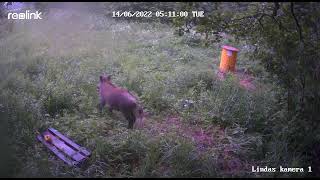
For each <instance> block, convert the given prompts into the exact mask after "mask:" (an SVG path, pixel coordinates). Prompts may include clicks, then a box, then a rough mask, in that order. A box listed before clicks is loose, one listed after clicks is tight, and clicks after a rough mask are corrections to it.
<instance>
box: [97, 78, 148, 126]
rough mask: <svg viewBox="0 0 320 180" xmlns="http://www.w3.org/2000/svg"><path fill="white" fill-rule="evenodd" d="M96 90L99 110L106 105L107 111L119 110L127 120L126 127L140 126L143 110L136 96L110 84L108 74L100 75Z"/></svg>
mask: <svg viewBox="0 0 320 180" xmlns="http://www.w3.org/2000/svg"><path fill="white" fill-rule="evenodd" d="M97 90H98V91H99V96H100V103H99V110H100V112H101V111H102V108H103V107H104V106H105V105H107V106H108V107H109V111H110V112H112V110H113V109H115V110H117V111H120V112H122V113H123V115H124V116H125V117H126V119H127V120H128V128H129V129H132V128H134V126H135V127H139V126H140V127H141V126H142V123H143V122H142V121H143V110H142V108H141V107H140V106H139V104H138V102H137V98H136V97H135V96H134V95H132V94H131V93H130V92H129V91H128V90H126V89H123V88H120V87H117V86H115V85H114V84H112V82H111V77H110V76H105V75H103V76H100V82H99V84H98V87H97Z"/></svg>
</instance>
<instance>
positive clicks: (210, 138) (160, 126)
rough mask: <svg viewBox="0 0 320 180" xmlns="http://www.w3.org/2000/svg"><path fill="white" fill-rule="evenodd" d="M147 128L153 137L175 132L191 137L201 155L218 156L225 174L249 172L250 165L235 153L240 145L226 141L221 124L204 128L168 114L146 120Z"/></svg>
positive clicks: (218, 161)
mask: <svg viewBox="0 0 320 180" xmlns="http://www.w3.org/2000/svg"><path fill="white" fill-rule="evenodd" d="M145 129H146V131H147V132H148V134H150V136H153V137H156V136H164V135H167V134H174V135H175V136H178V137H184V138H187V139H190V141H192V142H193V143H194V144H195V146H196V149H197V151H198V152H199V154H200V155H205V154H208V153H209V154H212V155H213V156H216V157H217V158H216V160H217V164H218V167H219V169H220V170H221V171H223V172H224V173H225V174H228V175H231V176H233V175H237V174H239V172H247V171H248V170H247V169H248V167H250V165H249V163H247V162H244V161H243V160H241V158H240V157H239V155H237V154H236V153H235V152H236V151H237V148H239V147H236V146H234V145H232V144H230V143H228V142H226V139H227V135H226V132H225V130H224V129H223V128H221V127H219V126H211V127H208V128H205V129H204V128H202V127H200V125H190V124H187V123H185V122H183V121H182V118H180V117H178V116H168V117H167V118H166V119H165V120H163V121H161V122H154V121H153V122H150V121H148V122H146V124H145Z"/></svg>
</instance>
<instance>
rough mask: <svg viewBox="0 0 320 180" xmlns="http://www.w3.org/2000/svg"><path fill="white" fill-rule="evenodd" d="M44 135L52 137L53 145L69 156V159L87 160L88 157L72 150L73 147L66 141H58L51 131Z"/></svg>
mask: <svg viewBox="0 0 320 180" xmlns="http://www.w3.org/2000/svg"><path fill="white" fill-rule="evenodd" d="M43 134H44V135H50V136H51V139H52V144H53V145H54V146H55V147H56V148H58V149H59V150H61V151H62V152H64V153H65V154H66V155H68V156H69V157H71V158H72V159H74V160H76V161H78V162H79V161H82V160H83V159H85V158H86V157H85V156H84V155H82V154H80V152H78V151H76V150H74V149H72V148H71V147H69V146H68V145H67V144H66V143H65V142H64V141H62V140H60V139H58V138H57V137H56V136H55V135H54V134H51V133H50V132H49V131H46V132H44V133H43Z"/></svg>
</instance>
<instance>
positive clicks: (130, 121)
mask: <svg viewBox="0 0 320 180" xmlns="http://www.w3.org/2000/svg"><path fill="white" fill-rule="evenodd" d="M124 115H125V117H126V119H127V120H128V129H132V128H133V124H134V122H135V120H136V117H135V116H134V114H133V112H124Z"/></svg>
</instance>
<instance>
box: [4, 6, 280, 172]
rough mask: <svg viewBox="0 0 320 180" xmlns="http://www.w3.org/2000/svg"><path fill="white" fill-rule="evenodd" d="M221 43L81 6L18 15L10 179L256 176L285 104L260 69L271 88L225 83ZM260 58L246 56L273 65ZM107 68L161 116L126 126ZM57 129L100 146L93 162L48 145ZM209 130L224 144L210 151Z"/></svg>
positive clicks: (10, 94) (10, 50)
mask: <svg viewBox="0 0 320 180" xmlns="http://www.w3.org/2000/svg"><path fill="white" fill-rule="evenodd" d="M62 17H63V20H62ZM228 41H231V42H232V40H231V39H230V40H228ZM223 43H225V42H223ZM221 45H222V43H221V44H213V45H212V46H210V47H208V48H205V47H202V46H201V45H199V44H196V43H192V38H191V37H186V36H184V37H176V36H175V35H174V33H173V30H172V28H170V27H168V26H167V25H163V24H157V23H154V24H152V23H151V24H150V23H135V22H132V23H128V22H118V21H116V20H114V19H109V18H105V17H103V16H101V15H97V14H87V13H85V12H81V13H79V12H77V11H74V12H73V11H63V10H57V11H55V13H49V15H48V18H47V20H42V21H37V22H27V21H25V22H16V23H15V24H14V29H13V32H11V33H10V34H7V36H3V37H2V38H1V41H0V60H1V61H0V63H1V65H0V79H1V81H0V82H1V84H0V87H1V89H2V90H1V94H0V100H1V101H0V102H1V122H2V123H3V124H4V126H1V127H8V128H7V131H1V132H5V133H4V136H3V137H5V138H3V139H4V140H6V141H2V142H3V143H7V142H9V144H10V145H9V146H8V148H7V149H4V150H3V151H4V155H7V156H6V158H7V160H6V161H4V162H5V164H4V166H5V167H7V169H4V170H3V173H2V174H3V176H11V177H12V176H13V177H244V176H246V177H247V176H255V175H254V174H252V173H250V170H251V169H250V168H251V166H250V165H251V164H256V163H257V162H258V161H260V160H261V159H262V157H263V155H264V151H265V150H264V148H263V138H264V137H263V136H262V135H263V133H264V132H265V131H268V127H269V126H271V125H272V124H271V123H272V121H269V119H272V118H275V115H274V114H275V113H276V112H277V109H276V106H275V104H276V102H275V93H274V91H273V88H272V87H273V85H272V84H267V85H266V84H261V83H260V82H261V81H260V79H258V78H257V80H256V83H257V84H258V85H259V88H258V89H257V90H256V91H255V92H248V91H247V90H245V89H243V88H241V87H239V85H238V82H237V81H238V80H237V79H236V78H235V77H234V76H232V75H229V76H228V78H227V80H226V81H225V82H221V81H219V80H218V79H217V78H216V75H215V73H214V69H212V68H211V67H210V65H211V66H213V67H214V68H217V67H218V64H219V57H220V49H221V48H220V47H221ZM240 45H241V44H239V46H240ZM243 54H245V51H244V53H243ZM248 61H249V59H246V58H245V56H244V55H240V56H239V66H240V67H243V68H253V70H256V72H259V71H260V70H261V69H259V68H260V67H259V66H257V67H252V66H251V65H250V66H249V63H248ZM103 72H106V73H109V74H112V75H113V81H114V83H115V84H117V85H119V86H122V87H125V88H127V89H129V90H131V91H132V92H134V93H135V94H137V95H138V96H139V97H140V100H141V101H142V103H143V105H144V106H145V109H146V112H148V114H149V115H148V118H147V124H146V127H145V128H144V129H143V130H128V129H126V123H127V122H126V120H125V119H124V117H123V116H122V115H121V114H120V113H117V112H115V113H113V114H110V113H108V112H103V114H102V115H100V114H98V112H97V109H96V105H97V103H98V95H97V92H96V84H97V83H98V77H99V75H100V74H101V73H103ZM185 100H192V102H193V103H192V104H189V106H184V104H185ZM171 115H172V116H171ZM173 116H174V117H178V118H177V119H176V120H175V122H172V121H171V120H172V119H174V118H172V117H173ZM268 123H269V124H268ZM48 127H54V128H56V129H58V130H59V131H60V132H62V133H63V134H66V135H67V136H69V137H72V139H74V140H75V141H76V142H77V143H79V144H81V145H83V146H85V147H87V148H88V149H90V150H92V157H91V158H90V159H89V161H88V162H87V163H86V164H85V165H84V166H83V167H81V168H70V167H67V166H66V165H64V164H63V163H62V162H61V161H60V160H58V159H57V158H56V157H55V156H53V155H52V154H51V153H48V151H47V150H46V149H45V148H44V147H43V145H41V144H40V143H39V142H37V141H36V140H35V136H36V133H37V131H43V130H44V129H46V128H48ZM4 129H6V128H4ZM180 129H182V132H180V131H179V130H180ZM199 131H201V132H202V134H201V135H199V136H198V135H195V134H197V133H198V132H199ZM186 132H190V133H189V134H188V133H186ZM197 138H198V139H197ZM201 138H207V139H210V140H211V141H212V142H213V143H211V144H209V145H208V144H206V143H203V144H202V145H203V146H206V147H205V148H204V150H201V151H200V150H199V144H197V142H200V140H201V142H202V140H203V139H201ZM192 139H193V140H192Z"/></svg>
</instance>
